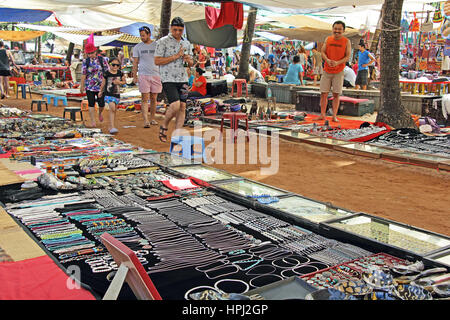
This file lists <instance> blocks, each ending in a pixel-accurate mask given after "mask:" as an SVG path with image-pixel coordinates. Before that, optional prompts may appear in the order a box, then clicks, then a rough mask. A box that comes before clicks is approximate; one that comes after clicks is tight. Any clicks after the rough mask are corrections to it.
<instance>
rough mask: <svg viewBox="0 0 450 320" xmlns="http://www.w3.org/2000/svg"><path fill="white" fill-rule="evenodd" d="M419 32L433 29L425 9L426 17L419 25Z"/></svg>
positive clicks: (428, 13)
mask: <svg viewBox="0 0 450 320" xmlns="http://www.w3.org/2000/svg"><path fill="white" fill-rule="evenodd" d="M420 31H421V32H431V31H433V21H431V18H430V12H429V11H427V19H426V20H425V22H424V23H422V26H421V27H420Z"/></svg>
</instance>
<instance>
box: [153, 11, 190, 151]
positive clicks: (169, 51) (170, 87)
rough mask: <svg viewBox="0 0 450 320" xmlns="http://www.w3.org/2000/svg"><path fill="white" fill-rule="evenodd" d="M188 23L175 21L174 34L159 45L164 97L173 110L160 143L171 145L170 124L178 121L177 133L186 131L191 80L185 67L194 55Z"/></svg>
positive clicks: (161, 129)
mask: <svg viewBox="0 0 450 320" xmlns="http://www.w3.org/2000/svg"><path fill="white" fill-rule="evenodd" d="M183 31H184V21H183V19H181V18H180V17H175V18H173V20H172V22H171V23H170V34H169V35H167V36H165V37H162V38H161V39H159V40H158V41H157V45H156V51H155V64H156V65H158V66H160V74H161V79H162V85H163V90H164V93H165V94H166V97H167V100H168V103H169V107H168V108H167V110H166V116H165V118H164V122H163V125H161V126H160V127H159V139H160V141H161V142H166V141H167V134H166V132H167V130H168V127H169V123H170V121H171V120H172V119H173V118H174V117H175V119H176V122H175V129H180V128H182V127H183V123H184V118H185V112H186V99H187V96H188V91H189V87H188V77H187V74H186V68H185V66H184V64H185V63H187V64H188V66H189V67H191V66H192V65H193V61H192V57H191V56H190V55H189V54H188V53H189V52H190V50H189V48H190V43H189V41H188V40H186V39H184V38H183V37H182V35H183Z"/></svg>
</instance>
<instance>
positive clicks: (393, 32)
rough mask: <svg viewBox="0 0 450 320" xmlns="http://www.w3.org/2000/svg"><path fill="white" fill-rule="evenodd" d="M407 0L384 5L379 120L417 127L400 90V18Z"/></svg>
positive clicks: (400, 125)
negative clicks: (404, 104) (403, 101)
mask: <svg viewBox="0 0 450 320" xmlns="http://www.w3.org/2000/svg"><path fill="white" fill-rule="evenodd" d="M402 7H403V0H385V2H384V5H383V8H382V12H381V14H382V21H381V23H382V25H381V29H382V31H381V48H380V49H381V50H380V53H381V55H380V65H381V70H380V71H381V79H380V109H379V110H378V115H377V119H376V120H377V121H378V122H384V123H386V124H388V125H390V126H392V127H394V128H415V127H416V126H415V124H414V121H413V119H412V118H411V114H410V112H409V111H408V110H407V109H406V107H405V106H403V105H402V97H401V92H400V83H399V81H398V80H399V74H400V66H399V62H400V57H399V52H400V20H401V15H402Z"/></svg>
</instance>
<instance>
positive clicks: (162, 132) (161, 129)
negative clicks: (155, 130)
mask: <svg viewBox="0 0 450 320" xmlns="http://www.w3.org/2000/svg"><path fill="white" fill-rule="evenodd" d="M167 130H168V129H167V128H164V127H163V126H159V141H161V142H167V135H166V134H165V133H164V131H167ZM163 139H164V140H163Z"/></svg>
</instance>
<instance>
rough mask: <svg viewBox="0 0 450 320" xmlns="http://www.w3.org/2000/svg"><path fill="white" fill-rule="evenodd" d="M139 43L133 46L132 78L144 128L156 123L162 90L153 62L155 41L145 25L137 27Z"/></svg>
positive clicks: (157, 67)
mask: <svg viewBox="0 0 450 320" xmlns="http://www.w3.org/2000/svg"><path fill="white" fill-rule="evenodd" d="M139 35H140V37H141V41H142V42H140V43H138V44H137V45H136V46H134V48H133V78H134V83H139V92H140V93H141V96H142V99H141V112H142V116H143V118H144V128H150V125H151V124H153V125H157V124H158V122H156V120H155V113H156V103H157V101H156V100H157V98H158V93H160V92H161V91H162V84H161V77H160V74H159V66H157V65H156V64H155V50H156V42H154V41H151V39H150V37H151V31H150V28H149V27H147V26H143V27H141V28H139ZM149 100H150V119H149V117H148V109H149V108H148V101H149Z"/></svg>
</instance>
